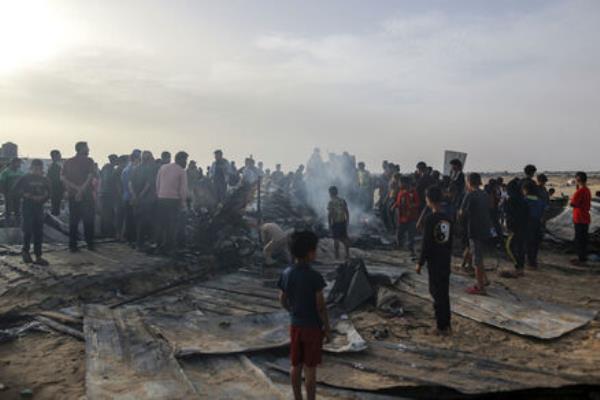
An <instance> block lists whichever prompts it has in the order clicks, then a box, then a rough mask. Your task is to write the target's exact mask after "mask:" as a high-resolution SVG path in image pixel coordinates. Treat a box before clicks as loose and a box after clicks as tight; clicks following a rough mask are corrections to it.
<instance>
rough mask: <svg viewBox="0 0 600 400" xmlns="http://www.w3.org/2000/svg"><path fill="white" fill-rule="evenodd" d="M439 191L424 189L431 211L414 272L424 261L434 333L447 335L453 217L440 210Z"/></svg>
mask: <svg viewBox="0 0 600 400" xmlns="http://www.w3.org/2000/svg"><path fill="white" fill-rule="evenodd" d="M442 197H443V196H442V191H441V189H440V188H438V187H436V186H434V187H431V188H429V189H427V194H426V201H427V206H428V207H429V208H430V209H431V211H432V213H431V214H429V215H428V216H427V217H426V219H425V228H424V234H423V247H422V249H421V257H420V258H419V262H418V263H417V268H416V271H417V273H418V274H420V273H421V268H422V267H423V265H424V264H425V263H427V271H428V275H429V293H430V294H431V297H433V309H434V312H435V319H436V323H437V331H436V332H437V334H439V335H444V336H445V335H449V334H450V333H451V330H450V297H449V290H450V260H451V257H452V222H451V221H452V220H451V218H450V217H449V216H448V215H446V214H444V212H443V211H442V207H441V203H442Z"/></svg>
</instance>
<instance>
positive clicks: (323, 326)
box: [278, 232, 331, 400]
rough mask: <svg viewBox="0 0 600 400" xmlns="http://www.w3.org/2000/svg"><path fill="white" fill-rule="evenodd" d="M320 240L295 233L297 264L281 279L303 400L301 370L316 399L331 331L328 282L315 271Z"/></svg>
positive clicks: (295, 379) (296, 385) (296, 384)
mask: <svg viewBox="0 0 600 400" xmlns="http://www.w3.org/2000/svg"><path fill="white" fill-rule="evenodd" d="M318 242H319V239H318V238H317V235H315V234H314V233H313V232H295V233H293V234H292V235H291V238H290V252H291V253H292V256H293V257H294V259H295V262H296V263H295V264H294V265H292V266H289V267H288V268H286V269H285V270H284V271H283V273H282V274H281V277H280V278H279V283H278V287H279V289H280V292H279V302H280V303H281V306H282V307H284V308H285V309H286V310H288V311H289V313H290V320H291V321H290V322H291V324H290V341H291V343H290V364H291V370H290V376H291V382H292V388H293V390H294V398H295V399H296V400H301V399H302V370H303V369H304V379H305V386H306V396H307V398H308V399H309V400H313V399H315V396H316V394H315V391H316V382H317V369H316V368H317V365H319V364H320V363H321V351H322V350H321V346H322V343H323V339H325V340H327V341H329V340H330V338H331V331H330V328H329V317H328V315H327V308H326V305H325V298H324V297H323V288H324V287H325V280H324V279H323V277H322V276H321V274H320V273H319V272H317V271H315V270H314V269H313V268H312V266H311V263H312V262H313V261H315V259H316V254H317V244H318Z"/></svg>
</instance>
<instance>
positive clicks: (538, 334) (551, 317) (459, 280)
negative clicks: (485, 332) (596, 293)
mask: <svg viewBox="0 0 600 400" xmlns="http://www.w3.org/2000/svg"><path fill="white" fill-rule="evenodd" d="M470 284H472V281H471V280H470V279H468V278H466V277H463V276H460V275H456V274H453V275H451V277H450V306H451V309H452V312H454V313H456V314H458V315H461V316H463V317H466V318H469V319H472V320H475V321H478V322H482V323H484V324H488V325H492V326H495V327H497V328H501V329H505V330H508V331H511V332H514V333H517V334H519V335H525V336H531V337H535V338H538V339H556V338H559V337H561V336H563V335H565V334H567V333H569V332H571V331H573V330H575V329H578V328H580V327H582V326H584V325H586V324H587V323H589V322H590V321H591V320H593V319H594V318H595V317H596V314H597V312H596V311H592V310H586V309H581V308H575V307H569V306H564V305H559V304H552V303H547V302H544V301H540V300H537V299H533V298H529V297H527V296H523V295H519V294H517V293H514V292H512V291H509V290H508V289H507V288H505V287H500V286H497V285H494V284H492V285H491V286H490V287H488V288H487V289H486V290H487V292H488V295H487V296H473V295H469V294H467V293H465V289H466V288H467V287H468V286H469V285H470ZM397 287H398V288H399V289H401V290H403V291H406V292H408V293H410V294H413V295H415V296H418V297H421V298H423V299H427V300H431V296H430V295H429V289H428V282H427V272H426V269H424V272H423V275H417V274H415V273H410V274H409V275H406V277H405V278H404V279H403V280H401V281H400V282H399V283H398V284H397Z"/></svg>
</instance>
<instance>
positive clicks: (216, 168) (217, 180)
mask: <svg viewBox="0 0 600 400" xmlns="http://www.w3.org/2000/svg"><path fill="white" fill-rule="evenodd" d="M231 173H232V171H231V166H230V165H229V161H227V160H226V159H225V158H223V151H222V150H217V151H215V161H214V162H213V163H212V166H211V167H210V171H209V178H210V179H211V181H212V183H213V187H214V190H215V195H216V197H217V202H218V203H223V201H224V200H225V196H227V181H228V180H229V175H230V174H231Z"/></svg>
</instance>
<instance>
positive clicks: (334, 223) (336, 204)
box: [327, 186, 350, 260]
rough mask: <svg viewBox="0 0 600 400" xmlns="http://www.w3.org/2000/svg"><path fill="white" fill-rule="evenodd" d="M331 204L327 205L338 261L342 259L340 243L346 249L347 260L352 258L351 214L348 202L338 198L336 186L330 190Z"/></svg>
mask: <svg viewBox="0 0 600 400" xmlns="http://www.w3.org/2000/svg"><path fill="white" fill-rule="evenodd" d="M329 197H330V200H329V204H328V205H327V212H328V219H329V229H330V230H331V235H332V236H333V245H334V249H335V258H336V260H337V259H339V258H340V242H342V243H343V244H344V247H345V249H346V259H349V258H350V239H349V238H348V223H349V222H350V213H349V212H348V204H346V200H344V199H342V198H341V197H338V189H337V187H335V186H332V187H330V188H329Z"/></svg>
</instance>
